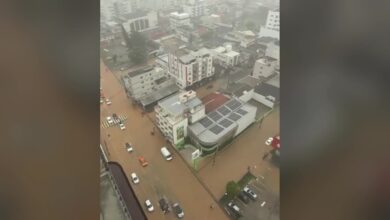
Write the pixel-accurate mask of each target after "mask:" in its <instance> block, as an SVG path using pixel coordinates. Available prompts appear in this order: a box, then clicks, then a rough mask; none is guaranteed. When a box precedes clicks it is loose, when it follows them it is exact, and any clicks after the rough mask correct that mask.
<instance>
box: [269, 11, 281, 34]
mask: <svg viewBox="0 0 390 220" xmlns="http://www.w3.org/2000/svg"><path fill="white" fill-rule="evenodd" d="M279 16H280V12H279V10H274V11H268V15H267V21H266V24H265V27H266V28H268V29H271V30H276V31H279V30H280V18H279Z"/></svg>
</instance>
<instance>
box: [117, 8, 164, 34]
mask: <svg viewBox="0 0 390 220" xmlns="http://www.w3.org/2000/svg"><path fill="white" fill-rule="evenodd" d="M125 20H126V21H125V22H123V27H124V28H125V30H126V31H127V33H131V32H133V31H138V32H142V31H147V30H151V29H154V28H157V25H158V20H157V13H156V12H155V11H149V12H146V11H137V12H134V13H131V14H128V15H127V16H126V17H125Z"/></svg>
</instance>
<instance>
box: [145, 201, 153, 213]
mask: <svg viewBox="0 0 390 220" xmlns="http://www.w3.org/2000/svg"><path fill="white" fill-rule="evenodd" d="M145 206H146V209H148V211H149V212H153V211H154V207H153V205H152V202H151V201H150V200H149V199H147V200H146V201H145Z"/></svg>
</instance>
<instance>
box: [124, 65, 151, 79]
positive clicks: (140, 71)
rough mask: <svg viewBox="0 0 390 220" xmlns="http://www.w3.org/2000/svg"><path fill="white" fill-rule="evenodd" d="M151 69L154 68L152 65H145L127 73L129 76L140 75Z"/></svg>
mask: <svg viewBox="0 0 390 220" xmlns="http://www.w3.org/2000/svg"><path fill="white" fill-rule="evenodd" d="M153 69H154V67H153V66H147V67H143V68H140V69H137V70H135V71H132V72H129V73H128V74H127V75H128V76H129V77H134V76H138V75H141V74H144V73H148V72H150V71H152V70H153Z"/></svg>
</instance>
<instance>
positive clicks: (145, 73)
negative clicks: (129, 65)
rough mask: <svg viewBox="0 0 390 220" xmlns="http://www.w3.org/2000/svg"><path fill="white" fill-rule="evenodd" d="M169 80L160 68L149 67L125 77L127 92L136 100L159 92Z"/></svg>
mask: <svg viewBox="0 0 390 220" xmlns="http://www.w3.org/2000/svg"><path fill="white" fill-rule="evenodd" d="M167 79H168V75H167V73H166V71H164V70H163V69H161V68H159V67H147V68H144V69H141V70H137V71H134V72H130V73H128V75H127V76H125V77H123V82H124V84H125V88H126V92H127V94H128V96H131V97H132V98H133V99H135V100H139V99H140V98H142V97H143V96H147V95H149V94H151V93H153V92H155V91H158V90H159V89H161V88H162V87H163V86H164V84H163V83H164V81H166V80H167Z"/></svg>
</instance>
